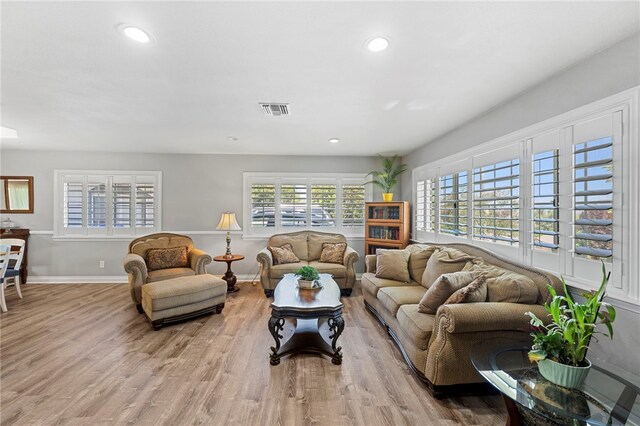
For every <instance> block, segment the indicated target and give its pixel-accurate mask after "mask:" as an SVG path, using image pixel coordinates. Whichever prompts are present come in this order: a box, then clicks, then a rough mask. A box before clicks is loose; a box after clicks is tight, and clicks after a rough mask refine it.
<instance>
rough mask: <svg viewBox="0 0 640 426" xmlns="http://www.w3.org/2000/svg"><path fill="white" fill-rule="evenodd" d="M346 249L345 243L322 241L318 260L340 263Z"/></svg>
mask: <svg viewBox="0 0 640 426" xmlns="http://www.w3.org/2000/svg"><path fill="white" fill-rule="evenodd" d="M346 250H347V243H322V253H320V262H322V263H338V264H340V265H342V263H343V261H344V252H345V251H346Z"/></svg>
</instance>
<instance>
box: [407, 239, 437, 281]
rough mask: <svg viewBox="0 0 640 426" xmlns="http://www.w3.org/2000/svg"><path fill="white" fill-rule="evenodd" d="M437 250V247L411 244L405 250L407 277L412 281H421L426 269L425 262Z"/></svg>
mask: <svg viewBox="0 0 640 426" xmlns="http://www.w3.org/2000/svg"><path fill="white" fill-rule="evenodd" d="M437 249H438V247H437V246H429V245H425V244H412V245H410V246H408V247H407V248H406V249H405V250H407V251H409V253H410V255H409V275H411V279H412V280H413V281H418V282H420V281H422V275H423V274H424V270H425V268H426V267H427V261H428V260H429V258H430V257H431V255H432V254H433V253H434V252H435V251H436V250H437Z"/></svg>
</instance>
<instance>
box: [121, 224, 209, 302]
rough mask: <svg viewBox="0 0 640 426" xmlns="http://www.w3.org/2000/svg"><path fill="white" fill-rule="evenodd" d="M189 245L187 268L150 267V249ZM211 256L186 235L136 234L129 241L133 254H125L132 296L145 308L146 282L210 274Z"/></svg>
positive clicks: (125, 264) (125, 266) (130, 252)
mask: <svg viewBox="0 0 640 426" xmlns="http://www.w3.org/2000/svg"><path fill="white" fill-rule="evenodd" d="M173 247H187V262H188V263H189V266H188V267H186V268H169V269H159V270H156V271H148V269H147V251H148V250H149V249H158V248H163V249H164V248H173ZM211 260H212V258H211V256H210V255H209V254H207V253H205V252H204V251H202V250H200V249H197V248H195V247H194V246H193V241H192V240H191V238H189V237H188V236H186V235H180V234H171V233H167V232H165V233H158V234H151V235H146V236H144V237H140V238H136V239H135V240H133V241H131V243H129V254H127V256H126V257H125V258H124V270H125V271H126V272H127V274H128V276H129V290H130V291H131V299H132V300H133V302H134V303H135V304H136V307H137V308H138V311H139V312H142V285H143V284H147V283H152V282H156V281H162V280H168V279H172V278H178V277H188V276H192V275H201V274H206V273H207V270H206V268H205V267H206V265H207V264H209V263H211Z"/></svg>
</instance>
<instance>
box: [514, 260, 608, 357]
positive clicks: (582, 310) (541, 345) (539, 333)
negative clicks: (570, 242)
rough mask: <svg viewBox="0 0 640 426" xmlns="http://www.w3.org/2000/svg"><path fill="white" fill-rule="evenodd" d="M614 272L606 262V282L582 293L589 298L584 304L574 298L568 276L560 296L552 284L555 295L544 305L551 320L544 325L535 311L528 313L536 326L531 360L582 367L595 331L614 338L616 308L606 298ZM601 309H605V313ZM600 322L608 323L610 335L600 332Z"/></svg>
mask: <svg viewBox="0 0 640 426" xmlns="http://www.w3.org/2000/svg"><path fill="white" fill-rule="evenodd" d="M610 275H611V273H607V270H606V268H605V265H604V262H602V283H601V284H600V287H599V288H598V290H597V291H590V292H585V293H583V294H582V297H584V299H585V300H584V302H583V303H577V302H576V301H574V300H573V299H572V298H571V295H570V294H569V291H568V289H567V283H566V282H565V281H564V277H563V278H562V286H563V288H564V293H565V294H564V295H558V294H557V293H556V291H555V290H554V288H553V287H551V286H549V293H550V294H551V296H552V297H553V298H552V299H551V302H549V303H547V304H545V305H544V307H545V309H546V310H547V312H548V313H549V316H550V317H551V323H549V324H548V325H544V323H543V321H542V320H541V319H539V318H538V317H537V316H536V315H535V314H534V313H532V312H527V315H529V317H531V321H530V323H531V325H532V326H533V328H534V331H533V333H531V336H532V337H533V347H532V349H531V351H529V360H530V361H532V362H534V361H541V360H543V359H545V358H548V359H551V360H553V361H556V362H559V363H561V364H566V365H571V366H575V367H582V366H585V365H586V364H587V363H586V362H585V356H586V353H587V349H588V348H589V342H590V341H591V338H592V337H593V335H594V334H598V333H599V334H603V335H605V336H607V337H610V338H611V339H613V321H615V319H616V310H615V309H614V307H613V306H611V305H609V304H608V303H605V302H603V301H602V299H603V298H604V296H605V291H604V290H605V287H606V286H607V283H608V282H609V277H610ZM601 308H604V310H603V311H602V312H601V311H600V309H601ZM598 320H599V321H598ZM599 324H603V325H604V326H606V328H607V331H608V334H607V333H601V332H598V331H596V327H597V326H598V325H599Z"/></svg>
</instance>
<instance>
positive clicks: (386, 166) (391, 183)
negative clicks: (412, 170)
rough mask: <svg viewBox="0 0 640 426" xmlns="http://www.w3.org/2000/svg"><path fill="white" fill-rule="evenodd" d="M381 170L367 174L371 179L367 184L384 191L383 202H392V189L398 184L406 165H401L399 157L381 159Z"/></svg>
mask: <svg viewBox="0 0 640 426" xmlns="http://www.w3.org/2000/svg"><path fill="white" fill-rule="evenodd" d="M380 158H381V159H382V170H373V171H371V172H369V173H368V174H367V176H372V177H373V178H372V179H371V180H370V181H369V182H367V183H372V184H374V185H376V186H378V187H380V188H382V190H383V191H384V192H383V194H382V200H383V201H384V202H390V201H393V192H391V191H392V190H393V188H394V187H395V186H396V185H397V184H398V180H399V178H400V175H401V174H402V173H404V172H405V171H406V170H407V165H406V164H402V161H401V160H400V157H398V156H397V155H394V156H393V157H383V156H382V155H381V156H380Z"/></svg>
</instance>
